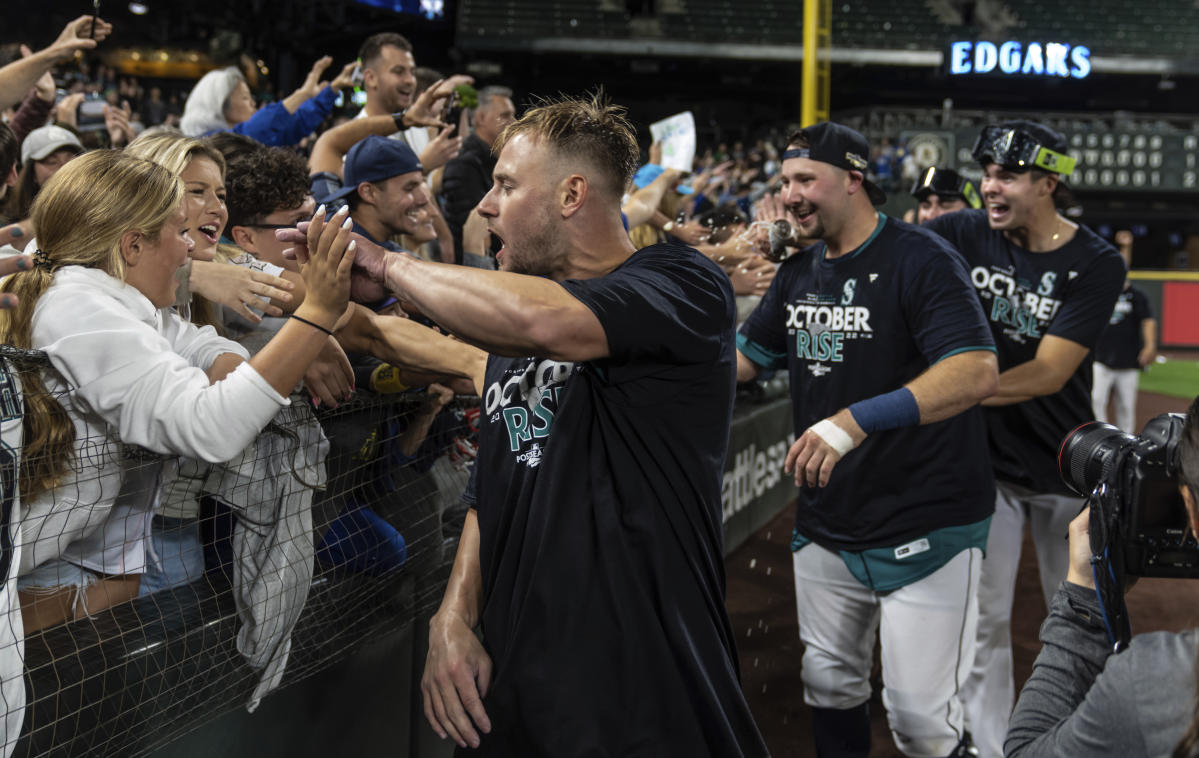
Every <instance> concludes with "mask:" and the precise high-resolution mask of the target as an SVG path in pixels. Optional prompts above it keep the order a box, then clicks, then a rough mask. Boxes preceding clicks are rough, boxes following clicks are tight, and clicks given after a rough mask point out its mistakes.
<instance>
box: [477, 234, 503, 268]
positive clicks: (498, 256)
mask: <svg viewBox="0 0 1199 758" xmlns="http://www.w3.org/2000/svg"><path fill="white" fill-rule="evenodd" d="M487 231H489V232H491V236H493V237H495V238H496V239H497V240H499V243H500V249H499V250H497V251H496V253H495V259H496V261H497V262H498V261H500V260H502V259H503V257H504V253H505V252H507V250H508V247H507V245H505V244H504V238H503V237H501V236H500V235H498V234H496V233H495V230H494V229H492V228H490V227H488V229H487ZM481 252H482V253H483V255H486V254H487V251H486V250H483V251H481Z"/></svg>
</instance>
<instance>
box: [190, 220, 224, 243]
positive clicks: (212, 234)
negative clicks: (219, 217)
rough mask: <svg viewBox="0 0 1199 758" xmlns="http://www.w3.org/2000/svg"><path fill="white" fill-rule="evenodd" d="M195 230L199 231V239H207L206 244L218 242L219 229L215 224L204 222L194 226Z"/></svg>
mask: <svg viewBox="0 0 1199 758" xmlns="http://www.w3.org/2000/svg"><path fill="white" fill-rule="evenodd" d="M196 231H198V232H199V233H200V237H201V239H204V240H207V242H208V244H210V245H215V244H216V243H218V242H220V234H219V230H218V229H217V227H216V224H204V225H202V226H198V227H196Z"/></svg>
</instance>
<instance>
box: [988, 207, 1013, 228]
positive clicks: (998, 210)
mask: <svg viewBox="0 0 1199 758" xmlns="http://www.w3.org/2000/svg"><path fill="white" fill-rule="evenodd" d="M1011 213H1012V209H1011V206H1008V205H1005V204H1003V203H987V217H988V218H989V219H991V221H992V222H994V223H1000V222H1003V221H1006V220H1007V219H1008V218H1009V217H1010V216H1011Z"/></svg>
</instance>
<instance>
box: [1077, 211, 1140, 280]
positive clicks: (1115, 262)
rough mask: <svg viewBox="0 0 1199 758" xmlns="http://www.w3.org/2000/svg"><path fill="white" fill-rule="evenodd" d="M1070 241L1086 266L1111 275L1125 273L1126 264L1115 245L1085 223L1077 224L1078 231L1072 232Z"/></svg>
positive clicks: (1121, 275)
mask: <svg viewBox="0 0 1199 758" xmlns="http://www.w3.org/2000/svg"><path fill="white" fill-rule="evenodd" d="M1072 241H1073V242H1074V243H1075V245H1076V250H1078V252H1079V254H1080V257H1081V258H1082V261H1083V262H1084V263H1085V264H1087V266H1088V268H1091V269H1092V270H1095V271H1102V272H1104V273H1105V274H1107V275H1110V276H1113V277H1115V276H1118V277H1121V278H1123V277H1124V275H1125V274H1126V273H1127V271H1128V265H1127V264H1126V263H1125V262H1124V258H1123V256H1121V255H1120V251H1119V250H1117V249H1116V246H1115V245H1113V244H1112V243H1110V242H1108V241H1107V240H1105V239H1104V238H1103V237H1100V236H1099V235H1098V234H1096V233H1095V232H1093V231H1092V230H1091V229H1090V227H1088V226H1087V225H1085V224H1079V225H1078V231H1077V232H1075V233H1074V239H1073V240H1072Z"/></svg>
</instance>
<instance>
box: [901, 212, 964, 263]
mask: <svg viewBox="0 0 1199 758" xmlns="http://www.w3.org/2000/svg"><path fill="white" fill-rule="evenodd" d="M942 218H944V217H942ZM934 220H939V219H934ZM883 234H886V235H888V236H887V237H885V238H884V240H883V242H884V244H886V245H887V246H888V247H889V248H891V249H890V254H891V255H893V256H895V259H896V260H897V262H898V263H899V264H900V265H901V267H903V268H908V269H911V268H916V269H918V268H922V267H924V266H926V265H929V264H933V263H935V264H940V265H944V264H945V263H946V261H945V259H946V258H952V259H953V260H954V261H956V262H958V263H962V262H963V261H962V257H961V255H960V253H959V252H958V250H957V248H955V247H954V246H953V244H951V243H950V241H949V240H948V239H946V238H945V237H943V236H942V235H940V234H938V233H936V232H935V231H933V230H931V229H928V228H927V227H924V226H918V225H916V224H910V223H908V222H906V221H902V220H900V219H896V218H888V219H887V227H886V228H885V229H884V230H883Z"/></svg>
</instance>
